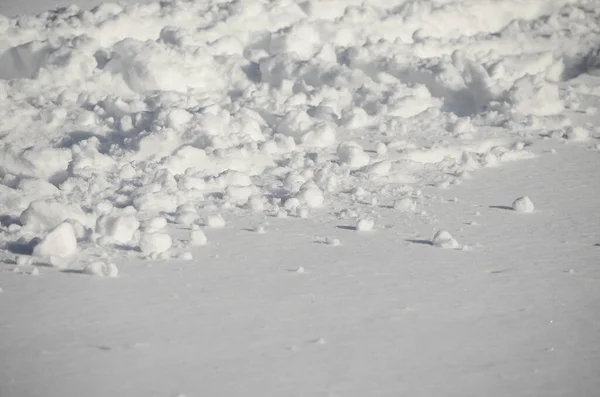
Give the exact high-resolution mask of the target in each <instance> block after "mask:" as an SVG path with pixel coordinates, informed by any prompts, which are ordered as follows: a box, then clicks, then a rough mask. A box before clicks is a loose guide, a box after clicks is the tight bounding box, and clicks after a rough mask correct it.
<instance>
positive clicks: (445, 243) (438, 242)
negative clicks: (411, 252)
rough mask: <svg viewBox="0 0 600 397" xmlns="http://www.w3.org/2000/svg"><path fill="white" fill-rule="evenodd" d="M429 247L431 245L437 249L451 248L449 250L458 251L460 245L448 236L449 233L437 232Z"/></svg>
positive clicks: (444, 231)
mask: <svg viewBox="0 0 600 397" xmlns="http://www.w3.org/2000/svg"><path fill="white" fill-rule="evenodd" d="M431 245H433V246H434V247H438V248H451V249H458V248H460V244H459V243H458V241H456V240H455V239H454V237H452V235H451V234H450V232H448V231H447V230H443V229H442V230H439V231H438V232H437V233H436V234H435V236H433V239H432V240H431Z"/></svg>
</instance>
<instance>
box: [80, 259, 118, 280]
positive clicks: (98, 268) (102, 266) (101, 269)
mask: <svg viewBox="0 0 600 397" xmlns="http://www.w3.org/2000/svg"><path fill="white" fill-rule="evenodd" d="M82 272H83V273H84V274H89V275H91V276H102V277H104V276H105V277H117V276H118V275H119V269H118V268H117V266H116V265H115V264H114V263H106V262H102V261H96V262H92V263H90V264H88V265H86V266H85V267H84V268H83V271H82Z"/></svg>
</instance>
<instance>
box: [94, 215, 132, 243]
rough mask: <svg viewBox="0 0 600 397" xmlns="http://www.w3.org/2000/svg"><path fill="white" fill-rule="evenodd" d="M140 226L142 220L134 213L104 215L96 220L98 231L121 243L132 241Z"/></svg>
mask: <svg viewBox="0 0 600 397" xmlns="http://www.w3.org/2000/svg"><path fill="white" fill-rule="evenodd" d="M139 227H140V222H139V221H138V220H137V218H136V217H135V216H133V215H122V216H111V215H103V216H101V217H99V218H98V220H97V221H96V233H99V234H100V235H103V236H109V237H111V238H112V239H113V240H115V241H117V242H121V243H127V242H129V241H131V240H132V239H133V237H134V234H135V232H136V231H137V230H138V228H139Z"/></svg>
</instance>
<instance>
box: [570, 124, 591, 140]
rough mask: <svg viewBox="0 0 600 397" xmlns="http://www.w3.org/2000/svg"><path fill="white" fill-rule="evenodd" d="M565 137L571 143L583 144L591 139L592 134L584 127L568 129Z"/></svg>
mask: <svg viewBox="0 0 600 397" xmlns="http://www.w3.org/2000/svg"><path fill="white" fill-rule="evenodd" d="M564 137H565V138H566V139H568V140H569V141H578V142H582V141H585V140H587V139H588V138H589V137H590V132H589V131H588V130H587V129H586V128H584V127H571V126H569V127H567V129H566V131H565V134H564Z"/></svg>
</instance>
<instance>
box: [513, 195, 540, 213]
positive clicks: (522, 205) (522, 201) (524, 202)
mask: <svg viewBox="0 0 600 397" xmlns="http://www.w3.org/2000/svg"><path fill="white" fill-rule="evenodd" d="M512 208H513V209H514V210H515V211H517V212H533V210H534V209H535V206H534V205H533V202H532V201H531V199H530V198H529V197H528V196H522V197H519V198H518V199H516V200H515V201H513V203H512Z"/></svg>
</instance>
